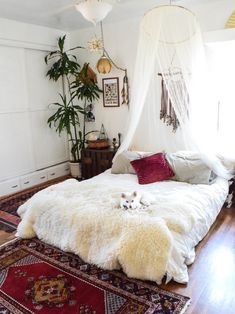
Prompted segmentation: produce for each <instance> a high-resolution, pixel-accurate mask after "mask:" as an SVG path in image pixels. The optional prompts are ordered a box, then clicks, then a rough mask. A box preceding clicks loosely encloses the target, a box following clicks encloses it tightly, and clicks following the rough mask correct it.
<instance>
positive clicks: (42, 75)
mask: <svg viewBox="0 0 235 314" xmlns="http://www.w3.org/2000/svg"><path fill="white" fill-rule="evenodd" d="M45 55H46V52H43V51H41V50H32V49H26V48H14V47H5V46H4V47H3V46H0V147H1V153H0V182H1V181H4V180H7V179H11V178H15V177H17V176H21V175H24V174H28V173H31V172H35V171H36V170H38V169H42V168H46V167H49V166H52V165H55V164H57V163H61V162H64V161H66V160H68V148H67V139H66V137H65V136H64V135H62V136H60V137H59V136H58V134H57V133H56V132H55V130H51V129H50V128H49V127H48V125H47V119H48V117H49V115H50V114H51V113H52V112H51V111H50V110H49V109H48V105H49V104H50V103H52V102H56V101H58V93H59V92H61V84H60V83H55V82H51V81H49V80H48V78H46V71H47V67H46V64H45V62H44V57H45Z"/></svg>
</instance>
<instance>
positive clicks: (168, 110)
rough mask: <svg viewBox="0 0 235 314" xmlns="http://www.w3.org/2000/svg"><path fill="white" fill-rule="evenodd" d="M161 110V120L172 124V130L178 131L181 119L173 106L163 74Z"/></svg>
mask: <svg viewBox="0 0 235 314" xmlns="http://www.w3.org/2000/svg"><path fill="white" fill-rule="evenodd" d="M159 76H161V88H162V90H161V93H162V94H161V110H160V120H162V121H163V122H164V123H166V125H171V126H172V131H173V132H176V131H177V128H178V126H179V120H178V119H177V116H176V113H175V110H174V108H173V107H172V103H171V100H170V98H169V95H168V91H167V88H166V84H165V82H164V79H163V77H162V75H161V74H159Z"/></svg>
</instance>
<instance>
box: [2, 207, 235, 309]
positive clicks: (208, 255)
mask: <svg viewBox="0 0 235 314" xmlns="http://www.w3.org/2000/svg"><path fill="white" fill-rule="evenodd" d="M14 234H15V232H14V233H12V234H11V233H6V232H4V231H0V244H2V243H4V242H7V241H9V240H11V239H12V238H14ZM161 287H162V288H164V289H166V290H169V291H172V292H178V293H180V294H183V295H186V296H189V297H191V299H192V303H191V305H190V307H189V308H188V310H187V312H186V314H235V208H224V209H222V210H221V212H220V214H219V216H218V218H217V220H216V222H215V223H214V225H213V226H212V228H211V230H210V231H209V233H208V234H207V236H206V237H205V238H204V239H203V241H201V242H200V243H199V245H198V246H197V249H196V260H195V262H194V264H193V265H191V266H190V267H189V283H188V284H187V285H182V284H177V283H175V282H170V283H169V284H167V285H162V286H161Z"/></svg>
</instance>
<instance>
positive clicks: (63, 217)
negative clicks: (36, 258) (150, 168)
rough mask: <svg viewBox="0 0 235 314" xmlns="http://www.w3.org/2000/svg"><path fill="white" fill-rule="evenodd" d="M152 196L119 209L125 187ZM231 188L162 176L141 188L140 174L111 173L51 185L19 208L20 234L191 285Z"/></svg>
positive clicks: (110, 265)
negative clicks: (197, 251) (197, 253)
mask: <svg viewBox="0 0 235 314" xmlns="http://www.w3.org/2000/svg"><path fill="white" fill-rule="evenodd" d="M135 190H137V191H139V192H140V193H143V194H144V193H145V194H146V193H147V194H148V195H151V199H152V204H151V205H150V206H149V207H147V208H145V209H140V210H128V211H126V210H122V209H120V208H119V206H118V204H119V199H120V194H121V192H132V191H135ZM227 192H228V183H227V181H226V180H224V179H221V178H217V179H216V181H215V183H213V184H212V185H191V184H187V183H182V182H175V181H164V182H158V183H153V184H148V185H139V184H138V183H137V177H136V176H135V175H129V174H126V175H114V174H111V173H110V171H106V172H105V173H103V174H101V175H99V176H97V177H94V178H92V179H90V180H87V181H83V182H77V181H76V180H74V179H70V180H67V181H64V182H62V183H59V184H56V185H53V186H50V187H48V188H46V189H45V190H43V191H40V192H38V193H37V194H35V195H34V196H33V197H32V198H31V199H30V200H28V201H27V202H26V203H24V204H23V205H22V206H20V207H19V209H18V213H19V215H20V216H21V218H22V221H21V223H20V224H19V226H18V230H17V235H18V236H20V237H22V238H32V237H34V236H35V235H36V236H38V238H39V239H41V240H43V241H45V242H47V243H50V244H52V245H55V246H57V247H59V248H61V249H62V250H65V251H70V252H74V253H76V254H78V255H79V256H80V257H81V258H82V259H83V260H85V261H86V262H89V263H93V264H96V265H98V266H100V267H102V268H104V269H119V268H122V269H123V271H124V272H125V273H126V274H127V275H128V276H129V277H135V278H139V279H146V280H153V281H156V282H157V283H160V282H161V281H162V278H163V277H164V275H167V280H170V279H174V280H175V281H178V282H182V283H183V282H187V281H188V273H187V266H186V265H187V264H190V263H192V262H193V260H194V247H195V245H196V244H197V243H198V242H199V241H200V240H201V239H202V238H203V237H204V236H205V234H206V233H207V231H208V230H209V228H210V226H211V224H212V223H213V222H214V220H215V218H216V216H217V214H218V213H219V210H220V209H221V207H222V205H223V203H224V201H225V198H226V196H227Z"/></svg>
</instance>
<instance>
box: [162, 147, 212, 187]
mask: <svg viewBox="0 0 235 314" xmlns="http://www.w3.org/2000/svg"><path fill="white" fill-rule="evenodd" d="M165 157H166V159H167V161H168V163H169V165H170V167H171V169H172V170H173V172H174V173H175V176H174V177H173V178H172V180H176V181H180V182H187V183H191V184H211V183H212V182H213V181H214V179H215V177H216V175H215V174H214V173H213V171H212V170H211V169H210V168H209V167H208V166H207V165H206V164H205V163H204V162H203V161H202V159H201V158H200V154H198V153H189V152H183V151H182V152H177V153H171V154H169V153H168V154H166V155H165Z"/></svg>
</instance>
